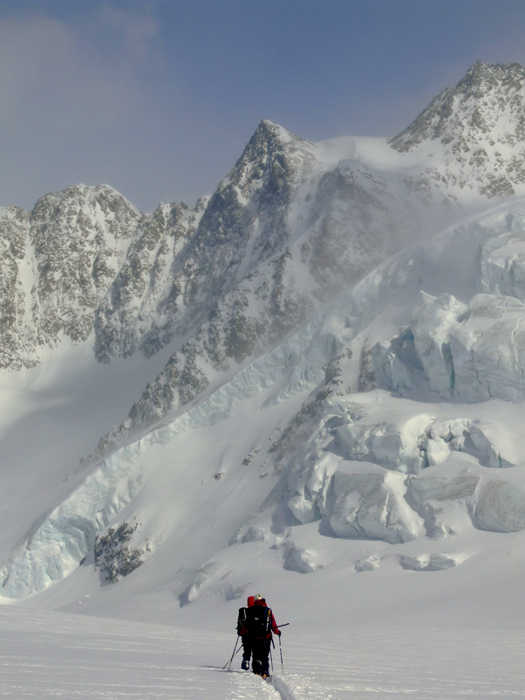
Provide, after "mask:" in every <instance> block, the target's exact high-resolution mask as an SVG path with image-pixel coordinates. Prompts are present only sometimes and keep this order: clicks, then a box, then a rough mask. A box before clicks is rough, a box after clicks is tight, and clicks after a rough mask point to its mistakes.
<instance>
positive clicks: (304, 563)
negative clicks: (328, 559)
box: [283, 541, 323, 574]
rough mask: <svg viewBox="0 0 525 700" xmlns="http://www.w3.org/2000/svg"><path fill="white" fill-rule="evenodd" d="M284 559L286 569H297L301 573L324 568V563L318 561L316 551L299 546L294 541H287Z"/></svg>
mask: <svg viewBox="0 0 525 700" xmlns="http://www.w3.org/2000/svg"><path fill="white" fill-rule="evenodd" d="M283 560H284V568H285V569H287V570H288V571H297V572H298V573H300V574H310V573H312V572H313V571H317V569H322V568H323V565H322V564H320V563H319V562H318V561H317V557H316V554H315V552H312V551H311V550H309V549H305V548H303V547H299V546H298V545H297V544H296V543H295V542H293V541H288V542H286V544H285V548H284V555H283Z"/></svg>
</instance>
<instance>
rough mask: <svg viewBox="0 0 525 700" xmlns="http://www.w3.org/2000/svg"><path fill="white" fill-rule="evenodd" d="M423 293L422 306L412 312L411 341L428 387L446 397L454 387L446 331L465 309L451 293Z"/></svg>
mask: <svg viewBox="0 0 525 700" xmlns="http://www.w3.org/2000/svg"><path fill="white" fill-rule="evenodd" d="M422 294H423V302H424V303H423V306H421V307H420V308H419V309H416V310H415V311H414V313H413V314H412V321H411V324H410V328H411V331H412V333H413V337H414V345H415V348H416V351H417V355H418V357H419V360H420V361H421V364H422V365H423V367H424V370H425V375H426V376H427V378H428V381H429V383H430V388H431V389H432V390H433V391H437V392H438V393H439V395H440V396H441V397H442V398H450V396H451V392H452V390H453V388H454V367H453V363H452V357H451V353H450V332H451V330H452V329H453V328H456V327H457V326H458V325H459V323H460V322H461V319H462V318H463V317H464V316H465V314H466V313H467V311H468V309H467V306H466V305H465V304H462V303H461V302H460V301H458V300H457V299H456V298H455V297H453V296H452V295H451V294H442V295H441V296H439V297H437V298H436V297H433V296H431V295H430V294H425V293H424V292H422Z"/></svg>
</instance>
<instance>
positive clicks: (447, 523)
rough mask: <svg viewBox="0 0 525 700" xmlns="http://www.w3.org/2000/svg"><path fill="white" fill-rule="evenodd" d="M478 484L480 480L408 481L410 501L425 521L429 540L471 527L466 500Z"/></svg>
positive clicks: (420, 478)
mask: <svg viewBox="0 0 525 700" xmlns="http://www.w3.org/2000/svg"><path fill="white" fill-rule="evenodd" d="M478 483H479V477H478V476H473V475H463V476H457V477H439V476H429V477H419V478H418V477H411V478H410V479H409V480H408V483H407V486H408V489H407V496H408V500H409V502H410V503H411V504H413V507H414V508H415V509H416V510H417V512H418V513H420V514H422V515H423V516H424V518H425V529H426V533H427V535H428V536H429V537H432V538H434V539H440V538H442V537H447V536H448V535H451V534H455V533H458V532H461V531H462V530H466V529H469V528H472V522H471V519H470V515H469V509H468V505H467V500H468V499H470V498H471V497H472V496H473V495H474V493H475V491H476V487H477V485H478Z"/></svg>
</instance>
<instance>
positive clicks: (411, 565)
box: [399, 554, 469, 571]
mask: <svg viewBox="0 0 525 700" xmlns="http://www.w3.org/2000/svg"><path fill="white" fill-rule="evenodd" d="M468 557H469V555H468V554H420V555H419V556H418V557H409V556H407V555H405V554H401V555H400V557H399V563H400V564H401V566H402V567H403V569H410V570H411V571H442V570H443V569H452V568H453V567H454V566H458V564H462V563H463V562H464V561H465V559H468Z"/></svg>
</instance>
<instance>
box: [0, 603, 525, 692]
mask: <svg viewBox="0 0 525 700" xmlns="http://www.w3.org/2000/svg"><path fill="white" fill-rule="evenodd" d="M0 624H1V628H2V647H1V652H2V653H1V667H2V668H1V677H2V684H1V686H0V697H4V698H12V699H13V700H37V698H38V699H39V700H46V699H48V698H67V699H68V700H94V699H100V698H103V699H104V700H117V699H119V700H122V699H124V700H167V699H168V698H169V699H170V700H212V699H213V700H279V698H281V700H365V699H366V700H373V699H374V698H377V699H378V700H384V698H386V697H388V698H406V697H414V698H418V699H420V700H421V699H424V698H429V700H455V699H456V698H458V699H459V698H465V697H471V698H474V699H475V700H485V699H488V698H495V697H496V698H498V697H499V698H524V697H525V669H524V663H523V658H524V656H525V654H524V651H525V637H524V635H523V634H521V633H518V632H513V631H508V630H484V631H482V630H466V629H465V630H455V631H454V630H450V629H445V628H443V629H439V630H428V629H427V630H425V629H424V628H421V629H414V628H411V629H408V628H404V629H401V630H391V629H377V630H375V631H370V630H367V631H363V630H358V629H356V630H348V631H347V632H346V633H344V634H343V633H338V634H334V635H329V634H328V633H327V631H326V630H324V631H321V633H319V634H316V633H313V634H312V635H311V636H310V638H309V639H308V640H303V641H299V642H294V643H293V644H291V643H290V644H289V645H288V646H287V644H286V643H285V642H283V657H284V676H281V675H280V673H281V664H280V656H279V653H278V649H275V650H274V651H273V664H274V675H273V676H272V678H271V681H270V682H269V683H267V682H264V681H262V680H261V679H260V678H258V677H256V676H254V675H252V674H251V673H247V672H241V671H240V670H239V669H238V666H239V664H240V661H239V660H238V658H236V659H235V660H234V662H233V664H232V670H231V672H229V673H228V672H226V671H223V669H222V666H223V664H224V663H225V662H226V661H227V660H228V654H231V651H230V643H231V642H232V637H231V635H226V634H223V633H216V632H214V631H213V630H203V629H202V628H199V629H186V628H174V627H163V626H160V625H150V624H142V623H135V622H129V621H118V620H112V619H103V618H90V617H86V616H82V615H78V616H77V615H70V614H66V613H56V612H41V611H35V610H29V609H24V608H19V607H15V606H9V607H1V608H0ZM288 647H290V648H288Z"/></svg>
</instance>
